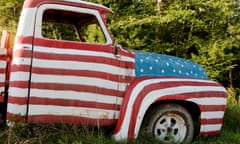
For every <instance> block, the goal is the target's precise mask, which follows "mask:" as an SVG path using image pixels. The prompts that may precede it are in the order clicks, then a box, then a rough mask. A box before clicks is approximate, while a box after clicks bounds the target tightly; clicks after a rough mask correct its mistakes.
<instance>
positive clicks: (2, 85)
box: [0, 79, 5, 88]
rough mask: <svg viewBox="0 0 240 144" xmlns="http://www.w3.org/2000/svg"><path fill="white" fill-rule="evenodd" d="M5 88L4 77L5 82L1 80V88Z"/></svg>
mask: <svg viewBox="0 0 240 144" xmlns="http://www.w3.org/2000/svg"><path fill="white" fill-rule="evenodd" d="M2 87H3V88H4V87H5V79H4V82H0V88H2Z"/></svg>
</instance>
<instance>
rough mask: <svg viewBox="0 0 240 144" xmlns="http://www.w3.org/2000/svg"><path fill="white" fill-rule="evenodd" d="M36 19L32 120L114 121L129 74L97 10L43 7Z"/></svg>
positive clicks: (106, 123) (31, 104)
mask: <svg viewBox="0 0 240 144" xmlns="http://www.w3.org/2000/svg"><path fill="white" fill-rule="evenodd" d="M36 19H37V20H36V28H35V35H34V46H33V58H32V69H31V78H30V79H31V80H30V81H31V83H30V96H29V108H28V121H29V122H70V123H87V124H96V125H97V124H101V125H111V124H113V123H114V122H116V114H118V112H119V102H118V103H117V99H118V98H119V97H121V96H122V95H123V93H124V91H125V86H119V82H118V81H119V77H120V76H122V75H124V74H121V71H122V72H125V71H124V70H123V68H121V67H119V60H118V59H117V57H116V56H115V55H114V49H113V48H112V46H111V43H112V40H111V38H110V36H109V34H108V32H107V30H106V27H105V26H104V22H103V21H102V19H101V16H100V14H99V13H98V11H97V10H92V9H87V8H79V7H74V6H66V5H58V4H45V5H42V6H40V7H39V9H38V12H37V18H36Z"/></svg>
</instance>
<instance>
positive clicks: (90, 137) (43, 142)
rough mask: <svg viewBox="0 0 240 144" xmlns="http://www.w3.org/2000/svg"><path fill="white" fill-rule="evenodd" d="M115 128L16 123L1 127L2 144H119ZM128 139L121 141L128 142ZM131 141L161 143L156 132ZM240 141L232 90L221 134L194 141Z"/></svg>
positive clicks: (215, 143) (225, 143)
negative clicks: (115, 136)
mask: <svg viewBox="0 0 240 144" xmlns="http://www.w3.org/2000/svg"><path fill="white" fill-rule="evenodd" d="M111 131H112V128H109V129H107V130H106V129H104V130H102V129H98V128H94V127H90V126H77V125H68V124H44V125H41V124H39V125H34V126H32V125H26V124H16V125H15V126H14V127H13V128H10V127H9V128H3V129H2V130H0V143H1V144H115V143H116V142H115V141H114V140H113V139H112V138H111V135H112V134H111ZM126 143H127V142H118V144H126ZM128 143H131V144H153V143H154V144H160V142H159V141H157V140H156V139H154V138H153V137H152V136H146V135H144V136H139V138H138V139H136V140H134V141H132V142H128ZM203 143H204V144H239V143H240V103H239V101H238V99H236V97H235V96H234V94H233V93H232V92H231V91H230V92H229V97H228V102H227V107H226V112H225V116H224V124H223V129H222V132H221V134H220V135H218V136H211V137H208V136H204V137H197V138H196V139H195V140H194V141H193V144H203Z"/></svg>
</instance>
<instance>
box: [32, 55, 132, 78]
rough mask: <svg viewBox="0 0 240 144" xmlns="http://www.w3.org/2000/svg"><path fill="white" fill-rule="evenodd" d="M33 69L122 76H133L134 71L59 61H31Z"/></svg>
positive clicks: (104, 65)
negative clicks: (87, 71) (53, 69)
mask: <svg viewBox="0 0 240 144" xmlns="http://www.w3.org/2000/svg"><path fill="white" fill-rule="evenodd" d="M33 66H34V67H41V68H57V69H67V70H91V71H99V72H105V73H110V74H115V75H123V76H134V75H135V70H134V69H126V68H120V67H117V66H111V65H107V64H100V63H90V62H76V61H60V60H40V59H34V60H33Z"/></svg>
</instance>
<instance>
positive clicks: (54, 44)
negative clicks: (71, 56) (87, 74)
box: [16, 36, 135, 58]
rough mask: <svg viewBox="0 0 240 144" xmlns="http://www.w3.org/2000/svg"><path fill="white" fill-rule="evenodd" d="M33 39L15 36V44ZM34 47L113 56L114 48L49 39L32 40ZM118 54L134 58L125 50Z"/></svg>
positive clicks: (26, 42)
mask: <svg viewBox="0 0 240 144" xmlns="http://www.w3.org/2000/svg"><path fill="white" fill-rule="evenodd" d="M32 40H33V37H22V36H17V38H16V43H19V44H32ZM34 45H35V46H44V47H49V48H59V49H69V48H71V49H76V50H88V51H94V52H107V53H110V54H113V55H114V48H112V46H111V45H110V44H109V45H101V44H87V43H79V42H74V41H56V40H49V39H42V38H41V39H40V38H35V39H34ZM119 54H121V55H124V56H126V57H129V58H134V57H135V56H134V53H133V52H131V51H127V50H122V49H119Z"/></svg>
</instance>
